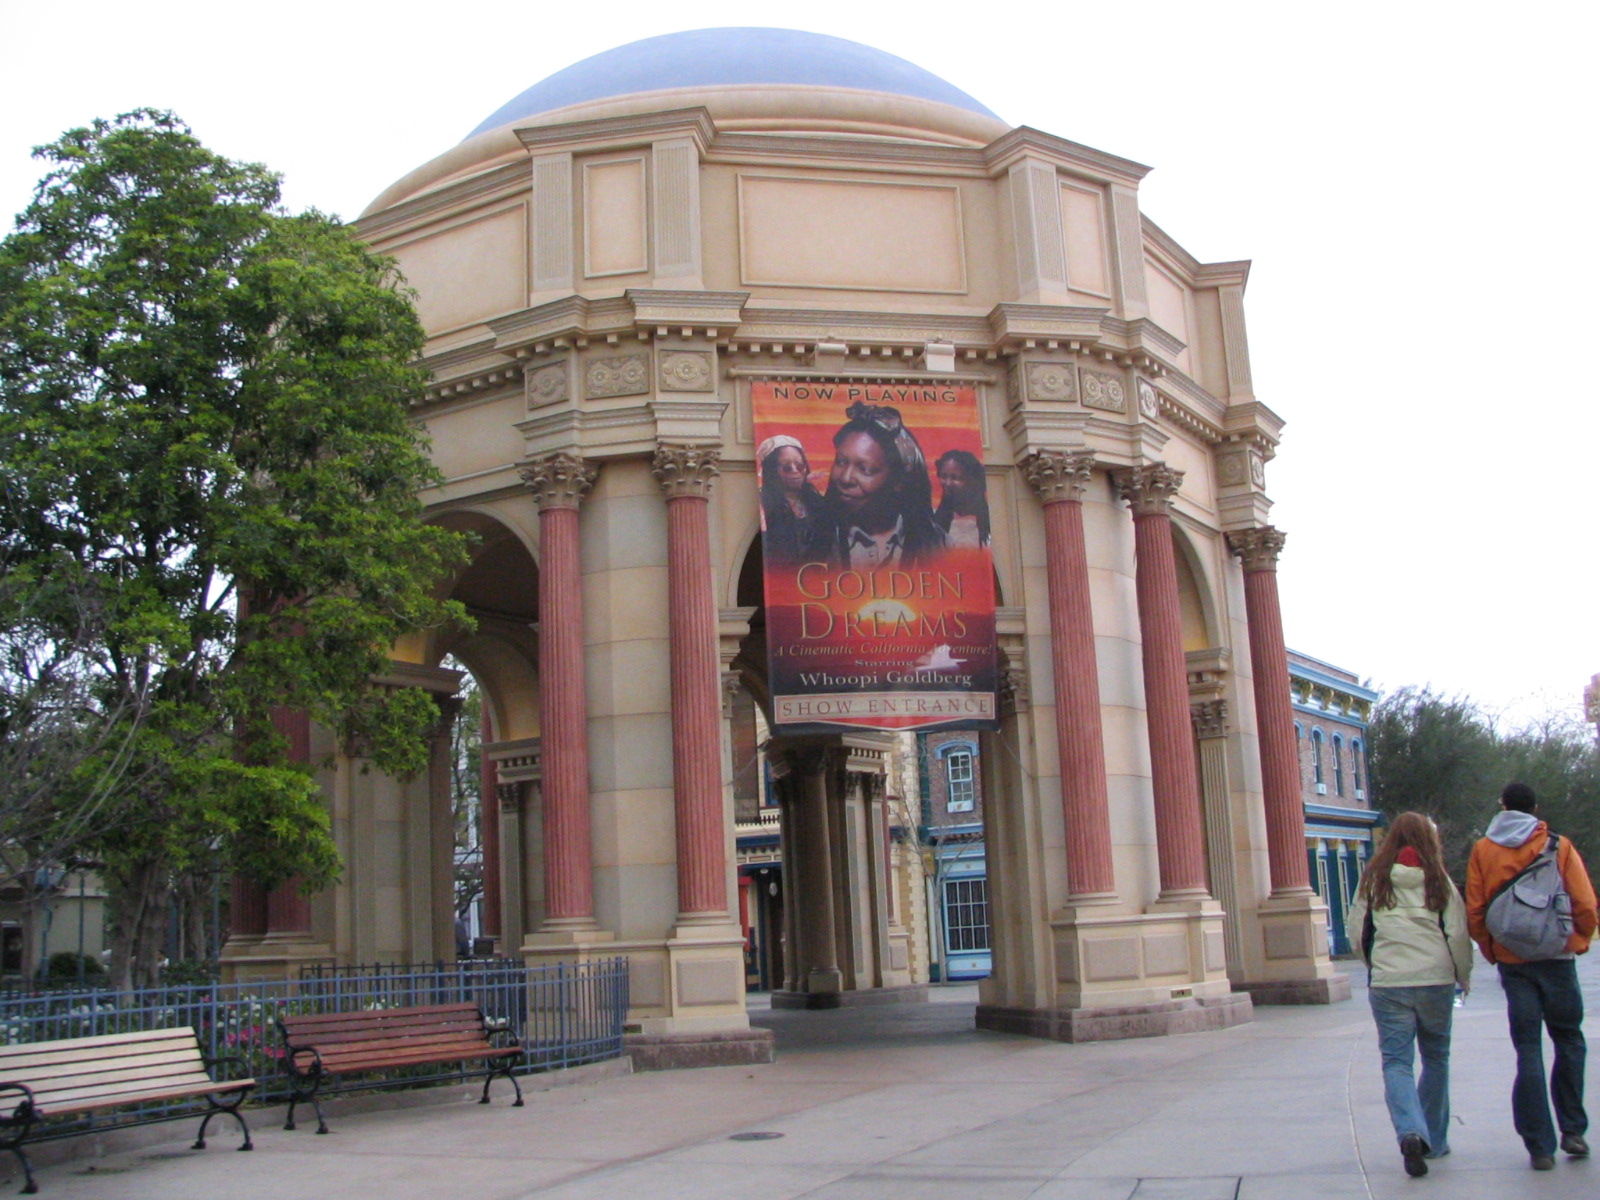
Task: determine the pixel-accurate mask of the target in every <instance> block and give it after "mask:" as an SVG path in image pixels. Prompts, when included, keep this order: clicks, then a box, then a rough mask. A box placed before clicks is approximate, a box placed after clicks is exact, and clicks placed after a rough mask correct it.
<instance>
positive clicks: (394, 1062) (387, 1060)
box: [329, 1047, 522, 1073]
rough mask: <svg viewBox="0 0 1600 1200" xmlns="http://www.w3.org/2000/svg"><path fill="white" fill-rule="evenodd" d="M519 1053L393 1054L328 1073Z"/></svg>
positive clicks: (516, 1050) (414, 1065)
mask: <svg viewBox="0 0 1600 1200" xmlns="http://www.w3.org/2000/svg"><path fill="white" fill-rule="evenodd" d="M520 1053H522V1050H521V1048H520V1047H517V1048H514V1049H511V1050H490V1051H487V1052H479V1053H476V1054H464V1055H462V1054H446V1055H438V1054H394V1055H389V1056H386V1057H384V1058H381V1059H377V1060H369V1061H362V1060H351V1061H350V1062H346V1063H343V1064H341V1065H340V1066H339V1067H337V1068H334V1067H330V1068H329V1070H330V1072H334V1073H337V1072H343V1071H386V1070H390V1069H392V1068H395V1067H421V1066H427V1065H429V1064H431V1063H447V1062H467V1061H471V1060H474V1059H482V1058H501V1057H507V1056H509V1055H513V1054H520Z"/></svg>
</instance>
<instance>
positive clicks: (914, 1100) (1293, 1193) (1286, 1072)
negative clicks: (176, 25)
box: [0, 960, 1600, 1200]
mask: <svg viewBox="0 0 1600 1200" xmlns="http://www.w3.org/2000/svg"><path fill="white" fill-rule="evenodd" d="M1580 964H1581V966H1580V974H1581V977H1582V978H1583V980H1584V985H1585V993H1586V999H1587V1003H1588V1006H1589V1007H1588V1011H1589V1013H1590V1014H1591V1017H1590V1021H1589V1027H1590V1029H1591V1030H1592V1029H1594V1027H1595V1025H1594V1017H1593V1014H1594V1013H1595V1012H1596V1011H1597V1009H1600V960H1597V961H1583V960H1580ZM1355 982H1356V983H1357V989H1356V996H1355V999H1354V1000H1352V1001H1350V1002H1346V1003H1343V1004H1336V1005H1333V1006H1331V1007H1324V1008H1262V1009H1257V1010H1256V1019H1255V1021H1254V1022H1253V1023H1252V1024H1249V1025H1245V1026H1242V1027H1239V1028H1236V1029H1230V1030H1226V1031H1223V1032H1219V1033H1200V1034H1191V1035H1188V1036H1182V1037H1173V1038H1152V1039H1148V1040H1143V1041H1131V1042H1106V1043H1100V1044H1095V1045H1084V1046H1067V1045H1059V1044H1054V1043H1047V1042H1039V1041H1034V1040H1032V1039H1029V1038H1023V1037H1013V1036H1009V1035H1004V1034H993V1033H980V1032H977V1031H975V1030H973V1029H972V1025H971V1020H972V1004H973V1002H974V1000H975V998H976V989H975V988H971V987H958V988H948V989H938V988H936V989H934V1002H932V1003H930V1004H928V1005H925V1006H914V1007H904V1008H881V1009H865V1010H847V1011H835V1012H831V1013H813V1012H770V1011H768V1012H759V1013H756V1012H753V1013H752V1018H753V1019H754V1020H756V1021H757V1022H758V1023H760V1024H764V1025H771V1026H772V1027H773V1028H774V1029H775V1030H776V1031H777V1034H778V1046H779V1057H778V1061H777V1062H776V1063H774V1064H772V1065H770V1066H764V1067H729V1068H718V1069H715V1070H703V1071H676V1072H668V1073H662V1074H645V1075H633V1076H628V1077H623V1078H613V1079H607V1080H600V1081H597V1082H592V1083H585V1084H582V1085H579V1086H573V1087H565V1088H558V1089H555V1090H551V1091H545V1092H540V1093H537V1094H533V1093H530V1095H529V1097H528V1104H527V1107H525V1108H520V1109H515V1108H511V1107H510V1106H509V1104H507V1103H505V1102H504V1101H503V1100H498V1099H497V1100H496V1102H495V1103H494V1104H493V1105H492V1106H490V1107H487V1108H484V1107H479V1106H477V1105H469V1104H464V1103H452V1104H448V1105H433V1106H429V1107H420V1108H409V1109H398V1110H388V1111H382V1112H370V1113H366V1114H363V1115H351V1116H345V1117H342V1118H340V1119H338V1120H337V1121H336V1122H335V1129H334V1132H333V1133H332V1134H331V1135H329V1136H327V1137H317V1136H315V1135H314V1134H312V1133H311V1132H310V1131H309V1130H308V1129H307V1128H306V1127H305V1126H304V1125H303V1126H302V1130H301V1131H300V1132H298V1133H292V1134H291V1133H284V1132H282V1131H281V1130H280V1129H277V1128H274V1127H272V1126H270V1125H269V1124H268V1123H267V1121H266V1120H265V1119H258V1122H257V1124H258V1125H259V1126H260V1128H259V1131H258V1132H257V1134H256V1151H255V1153H254V1154H250V1155H241V1154H237V1153H235V1152H233V1150H232V1149H231V1147H232V1146H234V1145H235V1144H236V1142H235V1140H234V1139H235V1136H236V1135H235V1134H234V1133H233V1132H232V1131H229V1130H226V1129H223V1130H219V1131H217V1132H216V1133H215V1134H214V1135H213V1137H212V1138H211V1139H210V1140H211V1147H212V1148H211V1149H209V1150H206V1151H191V1150H188V1149H186V1148H185V1147H186V1138H192V1137H193V1130H192V1128H191V1127H190V1126H189V1124H188V1123H175V1124H172V1125H168V1126H165V1127H164V1128H166V1129H168V1130H170V1131H171V1133H172V1138H173V1140H172V1142H171V1143H169V1144H166V1145H162V1146H159V1147H151V1148H147V1149H143V1150H137V1151H131V1152H127V1153H123V1154H117V1155H112V1156H108V1157H106V1158H103V1159H100V1160H97V1161H93V1162H90V1161H84V1160H81V1159H80V1160H79V1161H76V1162H72V1163H66V1164H61V1165H56V1166H50V1167H45V1168H43V1169H41V1170H40V1171H39V1179H40V1184H41V1190H42V1192H43V1194H44V1195H46V1196H48V1197H52V1198H53V1200H175V1198H176V1200H182V1198H184V1197H201V1196H204V1197H217V1198H219V1200H220V1198H223V1197H228V1198H238V1200H285V1198H291V1200H300V1198H312V1200H316V1198H320V1197H329V1198H332V1197H343V1196H347V1195H351V1194H354V1195H358V1196H360V1195H377V1196H381V1197H382V1198H383V1200H423V1198H426V1200H438V1198H439V1197H442V1196H444V1197H448V1196H459V1197H472V1198H473V1200H513V1198H517V1197H541V1198H551V1200H557V1198H559V1200H589V1198H594V1200H599V1198H601V1197H604V1198H605V1200H616V1198H617V1197H636V1198H638V1200H669V1198H673V1197H685V1198H689V1197H693V1198H694V1200H721V1198H724V1197H726V1198H728V1200H735V1198H737V1200H752V1198H760V1200H784V1198H786V1197H814V1198H816V1200H855V1198H860V1200H867V1198H871V1200H893V1198H895V1197H919V1198H921V1197H931V1198H935V1200H943V1198H946V1197H948V1198H956V1197H961V1198H969V1197H981V1198H982V1200H1010V1198H1012V1197H1016V1198H1018V1200H1020V1198H1022V1197H1029V1198H1032V1200H1307V1198H1312V1197H1314V1198H1317V1200H1324V1198H1325V1200H1384V1198H1387V1197H1398V1196H1405V1197H1408V1198H1415V1197H1417V1196H1420V1195H1422V1194H1424V1193H1425V1192H1429V1191H1430V1190H1431V1191H1432V1192H1433V1194H1437V1195H1448V1196H1450V1197H1452V1198H1455V1200H1522V1198H1524V1197H1529V1198H1531V1197H1541V1198H1545V1200H1552V1198H1560V1200H1568V1198H1570V1200H1578V1198H1580V1197H1583V1198H1593V1197H1596V1196H1600V1161H1594V1162H1590V1161H1573V1160H1569V1159H1567V1158H1566V1157H1565V1156H1561V1157H1560V1159H1559V1161H1558V1163H1557V1166H1556V1169H1555V1170H1554V1171H1550V1172H1534V1171H1532V1170H1530V1169H1529V1166H1528V1159H1527V1155H1526V1154H1525V1153H1524V1152H1523V1149H1522V1145H1521V1142H1520V1140H1519V1139H1518V1138H1517V1137H1516V1135H1515V1133H1514V1132H1513V1131H1512V1129H1511V1115H1510V1101H1509V1094H1510V1087H1511V1074H1512V1066H1513V1056H1512V1053H1511V1048H1510V1044H1509V1042H1508V1041H1507V1037H1506V1022H1505V1010H1504V1003H1503V1000H1502V998H1501V994H1500V988H1499V984H1498V981H1497V979H1496V977H1495V974H1494V971H1493V969H1492V968H1490V967H1487V966H1484V965H1481V964H1480V966H1479V968H1478V973H1477V976H1476V978H1475V988H1474V991H1473V994H1472V996H1471V998H1470V999H1469V1000H1468V1001H1467V1004H1466V1007H1464V1008H1462V1009H1460V1010H1458V1012H1457V1016H1456V1027H1455V1038H1454V1053H1453V1058H1452V1067H1453V1071H1454V1078H1453V1080H1452V1085H1453V1086H1452V1089H1451V1091H1452V1100H1453V1103H1454V1110H1455V1117H1454V1119H1455V1122H1456V1131H1455V1135H1454V1137H1453V1139H1452V1142H1453V1145H1454V1153H1453V1154H1452V1155H1451V1156H1450V1157H1448V1158H1446V1159H1442V1160H1438V1161H1436V1162H1434V1163H1433V1164H1432V1172H1431V1174H1430V1175H1429V1176H1428V1177H1427V1178H1425V1179H1420V1180H1413V1179H1408V1178H1407V1177H1406V1176H1405V1174H1404V1173H1403V1171H1402V1169H1401V1162H1400V1155H1399V1152H1398V1150H1397V1149H1396V1146H1395V1140H1394V1135H1393V1133H1392V1131H1391V1129H1390V1126H1389V1121H1388V1116H1387V1114H1386V1112H1385V1111H1384V1105H1383V1091H1382V1084H1381V1081H1380V1078H1379V1070H1378V1052H1377V1046H1376V1041H1375V1037H1374V1033H1373V1026H1372V1020H1371V1017H1370V1014H1369V1012H1368V1009H1367V1004H1366V996H1365V988H1364V982H1365V979H1364V974H1362V975H1357V976H1356V977H1355ZM1594 1073H1595V1072H1594V1071H1593V1070H1592V1071H1591V1076H1592V1075H1593V1074H1594ZM1594 1094H1595V1089H1594V1087H1593V1086H1592V1085H1591V1087H1590V1095H1591V1096H1593V1095H1594ZM497 1095H498V1085H497ZM265 1115H266V1114H262V1118H264V1117H265ZM744 1133H762V1134H769V1135H770V1134H777V1135H780V1136H776V1137H771V1136H768V1137H764V1138H760V1139H757V1140H732V1139H733V1137H734V1135H738V1134H744ZM1597 1140H1600V1139H1597ZM6 1158H7V1160H8V1161H7V1162H5V1163H0V1170H3V1171H11V1172H13V1175H12V1179H11V1186H13V1187H14V1186H15V1185H16V1184H17V1183H19V1182H20V1177H19V1176H17V1175H16V1174H15V1169H14V1165H13V1164H12V1163H11V1162H10V1161H9V1160H10V1156H9V1155H8V1156H6Z"/></svg>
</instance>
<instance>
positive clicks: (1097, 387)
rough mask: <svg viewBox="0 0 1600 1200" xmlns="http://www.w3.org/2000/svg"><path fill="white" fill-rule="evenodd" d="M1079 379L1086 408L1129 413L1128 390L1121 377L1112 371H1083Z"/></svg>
mask: <svg viewBox="0 0 1600 1200" xmlns="http://www.w3.org/2000/svg"><path fill="white" fill-rule="evenodd" d="M1079 377H1080V378H1079V385H1080V387H1081V388H1082V391H1083V406H1084V407H1085V408H1098V409H1100V410H1101V411H1103V412H1117V413H1120V412H1127V411H1128V389H1127V385H1126V384H1124V383H1123V381H1122V376H1121V375H1117V374H1114V373H1112V372H1110V371H1081V372H1079Z"/></svg>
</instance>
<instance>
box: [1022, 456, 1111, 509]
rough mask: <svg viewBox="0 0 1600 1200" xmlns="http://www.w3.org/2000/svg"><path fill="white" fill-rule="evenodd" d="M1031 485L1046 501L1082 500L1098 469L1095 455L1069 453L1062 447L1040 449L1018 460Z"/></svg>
mask: <svg viewBox="0 0 1600 1200" xmlns="http://www.w3.org/2000/svg"><path fill="white" fill-rule="evenodd" d="M1018 465H1019V466H1020V467H1021V468H1022V475H1023V478H1025V479H1026V480H1027V481H1028V486H1030V487H1031V488H1033V490H1034V491H1035V492H1037V493H1038V494H1039V499H1040V501H1041V502H1042V503H1045V504H1055V503H1057V502H1058V501H1061V500H1082V499H1083V494H1084V492H1085V491H1087V490H1088V487H1089V477H1090V476H1091V475H1092V474H1093V473H1094V455H1093V454H1088V453H1077V454H1065V453H1063V452H1062V451H1060V450H1036V451H1035V452H1034V453H1032V454H1030V455H1028V457H1027V458H1025V459H1023V460H1022V462H1021V463H1019V464H1018Z"/></svg>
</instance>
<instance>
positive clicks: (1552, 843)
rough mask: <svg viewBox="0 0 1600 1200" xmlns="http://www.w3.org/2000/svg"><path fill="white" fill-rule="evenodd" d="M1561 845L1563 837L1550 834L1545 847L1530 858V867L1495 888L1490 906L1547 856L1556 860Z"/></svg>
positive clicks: (1524, 868) (1491, 895)
mask: <svg viewBox="0 0 1600 1200" xmlns="http://www.w3.org/2000/svg"><path fill="white" fill-rule="evenodd" d="M1560 844H1561V835H1560V834H1559V833H1551V834H1548V835H1547V836H1546V837H1545V839H1544V846H1543V847H1542V848H1541V849H1540V851H1539V853H1537V854H1535V855H1534V856H1533V857H1532V858H1530V859H1529V860H1528V865H1527V866H1525V867H1523V868H1522V870H1520V871H1518V872H1517V873H1516V874H1515V875H1513V876H1512V877H1511V878H1510V879H1508V880H1506V881H1505V882H1504V883H1502V884H1501V885H1500V886H1499V887H1497V888H1495V890H1494V891H1493V893H1491V894H1490V896H1489V904H1493V903H1494V902H1495V901H1496V900H1498V899H1500V895H1501V893H1503V892H1504V891H1505V890H1506V889H1507V888H1509V887H1511V885H1512V884H1514V883H1516V882H1517V880H1519V879H1521V878H1522V877H1523V876H1524V875H1526V874H1527V873H1528V872H1529V871H1531V870H1533V869H1534V868H1535V867H1537V866H1538V865H1539V863H1540V861H1541V860H1542V859H1544V858H1545V857H1546V856H1548V857H1549V858H1551V859H1552V860H1554V858H1555V856H1556V849H1557V847H1558V846H1560ZM1488 906H1489V905H1488V904H1486V905H1484V908H1486V909H1487V908H1488Z"/></svg>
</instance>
